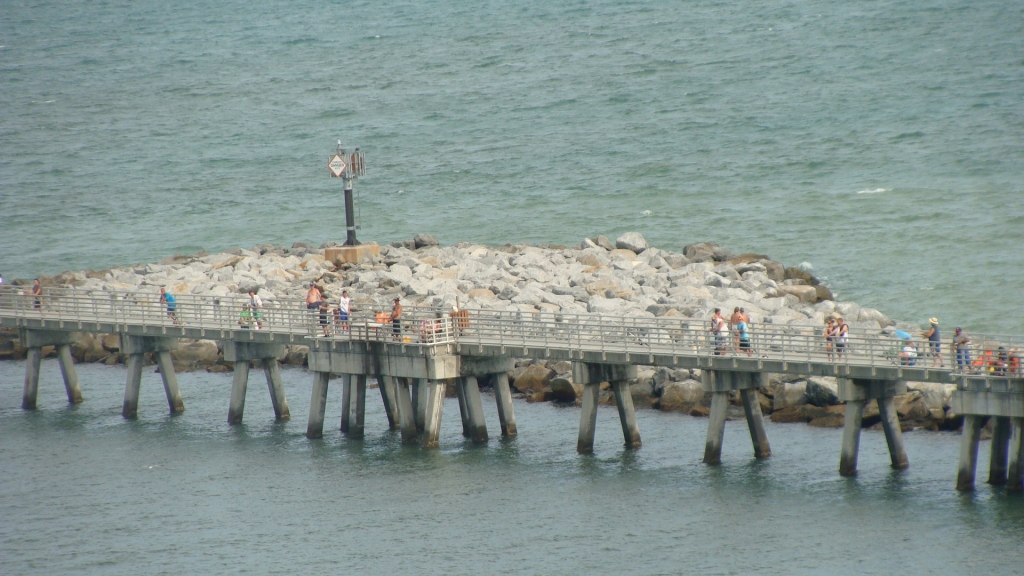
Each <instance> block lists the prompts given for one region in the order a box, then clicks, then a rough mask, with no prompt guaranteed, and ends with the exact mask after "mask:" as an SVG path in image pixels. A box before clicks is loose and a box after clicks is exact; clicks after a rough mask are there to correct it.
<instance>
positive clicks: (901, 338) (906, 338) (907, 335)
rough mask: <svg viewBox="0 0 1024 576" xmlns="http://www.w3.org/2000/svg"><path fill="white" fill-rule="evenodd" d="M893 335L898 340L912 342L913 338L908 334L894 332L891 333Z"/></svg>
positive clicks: (901, 331) (899, 331)
mask: <svg viewBox="0 0 1024 576" xmlns="http://www.w3.org/2000/svg"><path fill="white" fill-rule="evenodd" d="M893 334H895V335H896V337H897V338H899V339H900V340H913V339H914V338H913V336H911V335H910V334H908V333H906V332H904V331H903V330H896V331H895V332H893Z"/></svg>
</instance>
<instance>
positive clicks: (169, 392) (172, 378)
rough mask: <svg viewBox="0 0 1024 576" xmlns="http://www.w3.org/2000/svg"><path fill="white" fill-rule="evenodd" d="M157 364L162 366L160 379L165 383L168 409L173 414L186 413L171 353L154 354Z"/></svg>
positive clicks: (164, 351) (165, 351)
mask: <svg viewBox="0 0 1024 576" xmlns="http://www.w3.org/2000/svg"><path fill="white" fill-rule="evenodd" d="M154 356H156V363H157V365H158V366H160V378H161V380H163V383H164V394H165V395H166V396H167V407H168V408H169V409H170V411H171V414H181V413H182V412H184V411H185V402H184V401H183V400H182V399H181V389H180V388H178V375H177V374H175V373H174V361H173V360H172V359H171V353H170V352H168V351H167V350H163V351H160V352H156V353H154Z"/></svg>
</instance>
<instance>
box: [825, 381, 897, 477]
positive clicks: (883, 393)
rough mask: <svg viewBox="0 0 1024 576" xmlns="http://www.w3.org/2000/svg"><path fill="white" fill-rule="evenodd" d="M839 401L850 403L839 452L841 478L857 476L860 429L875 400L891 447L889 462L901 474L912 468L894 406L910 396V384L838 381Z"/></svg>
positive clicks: (847, 407) (847, 404) (847, 406)
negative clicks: (898, 399)
mask: <svg viewBox="0 0 1024 576" xmlns="http://www.w3.org/2000/svg"><path fill="white" fill-rule="evenodd" d="M838 384H839V386H838V396H839V400H840V401H842V402H846V421H845V422H844V424H843V445H842V447H841V449H840V452H839V474H840V475H841V476H855V475H856V474H857V459H858V455H859V451H860V428H861V424H862V422H863V418H864V406H865V405H866V404H867V403H868V402H870V401H872V400H874V401H875V402H877V403H878V412H879V414H880V415H881V418H882V429H883V430H884V431H885V442H886V444H887V445H888V447H889V460H890V462H891V463H892V467H893V468H896V469H898V470H901V469H903V468H906V467H907V466H909V465H910V460H909V459H908V458H907V449H906V447H905V446H904V444H903V431H902V429H901V428H900V418H899V414H897V412H896V408H895V407H894V406H893V397H894V396H900V395H902V394H906V393H907V383H906V382H903V381H900V380H870V379H861V378H839V379H838Z"/></svg>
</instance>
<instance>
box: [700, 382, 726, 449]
mask: <svg viewBox="0 0 1024 576" xmlns="http://www.w3.org/2000/svg"><path fill="white" fill-rule="evenodd" d="M728 409H729V393H728V392H715V393H714V395H712V397H711V413H710V414H709V415H708V436H707V440H705V442H704V463H705V464H710V465H718V464H721V463H722V439H723V438H724V437H725V414H726V411H727V410H728Z"/></svg>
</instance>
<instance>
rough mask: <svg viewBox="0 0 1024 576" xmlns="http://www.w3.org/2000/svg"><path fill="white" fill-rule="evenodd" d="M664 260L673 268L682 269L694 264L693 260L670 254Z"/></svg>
mask: <svg viewBox="0 0 1024 576" xmlns="http://www.w3.org/2000/svg"><path fill="white" fill-rule="evenodd" d="M664 258H665V262H667V263H668V265H669V266H671V267H672V268H681V267H683V266H686V265H687V264H692V263H693V261H692V260H690V259H689V258H687V257H686V256H683V255H682V254H669V255H668V256H664Z"/></svg>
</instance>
